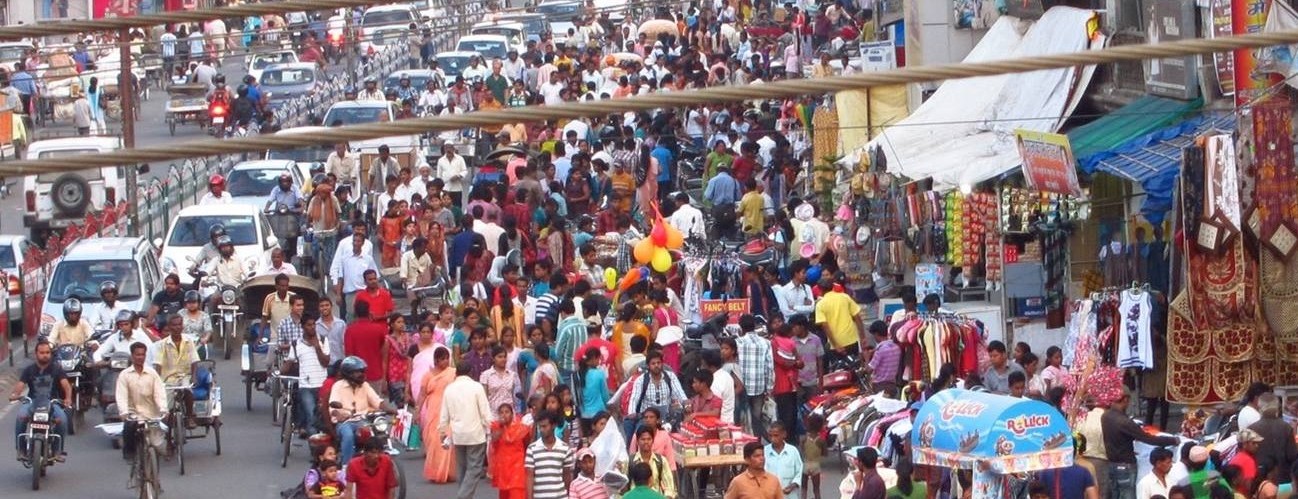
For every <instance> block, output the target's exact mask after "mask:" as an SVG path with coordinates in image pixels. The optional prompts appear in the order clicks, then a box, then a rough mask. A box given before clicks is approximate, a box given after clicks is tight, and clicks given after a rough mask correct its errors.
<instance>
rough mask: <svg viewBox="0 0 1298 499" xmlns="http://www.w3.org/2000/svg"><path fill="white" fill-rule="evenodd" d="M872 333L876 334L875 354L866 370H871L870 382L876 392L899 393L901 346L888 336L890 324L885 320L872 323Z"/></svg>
mask: <svg viewBox="0 0 1298 499" xmlns="http://www.w3.org/2000/svg"><path fill="white" fill-rule="evenodd" d="M870 334H872V335H874V341H875V346H874V354H873V355H871V356H870V363H869V365H868V366H867V367H866V370H867V371H869V372H870V382H871V383H872V384H873V385H874V391H875V392H881V391H882V392H887V393H891V394H896V393H897V375H898V374H900V370H901V348H900V347H898V346H897V344H896V343H894V342H893V341H892V339H890V338H888V326H885V325H884V324H883V321H874V322H873V323H871V324H870Z"/></svg>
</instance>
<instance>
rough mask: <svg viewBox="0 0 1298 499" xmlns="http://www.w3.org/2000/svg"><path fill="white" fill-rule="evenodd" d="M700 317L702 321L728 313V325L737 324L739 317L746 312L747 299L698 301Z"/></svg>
mask: <svg viewBox="0 0 1298 499" xmlns="http://www.w3.org/2000/svg"><path fill="white" fill-rule="evenodd" d="M699 310H700V312H701V313H700V315H701V316H702V317H703V320H705V321H706V320H708V319H711V318H713V317H716V316H717V314H721V313H729V314H730V317H728V318H727V319H726V322H727V323H729V324H739V316H741V315H744V314H747V313H749V312H748V299H747V298H736V299H734V300H699Z"/></svg>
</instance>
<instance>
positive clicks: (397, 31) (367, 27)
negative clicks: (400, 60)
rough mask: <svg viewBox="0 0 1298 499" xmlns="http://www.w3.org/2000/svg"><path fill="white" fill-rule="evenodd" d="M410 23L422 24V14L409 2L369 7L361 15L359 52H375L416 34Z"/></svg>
mask: <svg viewBox="0 0 1298 499" xmlns="http://www.w3.org/2000/svg"><path fill="white" fill-rule="evenodd" d="M411 24H415V25H416V26H419V25H420V24H422V16H421V15H420V14H419V11H417V10H415V8H414V7H413V6H412V5H410V4H392V5H379V6H376V7H370V8H369V9H368V10H366V11H365V14H363V15H361V46H360V49H361V54H362V55H364V54H370V53H377V52H380V51H382V50H383V47H386V46H388V45H390V44H392V43H395V42H399V41H401V39H402V38H403V37H406V36H418V33H417V32H416V31H412V30H411V29H410V25H411Z"/></svg>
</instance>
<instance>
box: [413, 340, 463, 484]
mask: <svg viewBox="0 0 1298 499" xmlns="http://www.w3.org/2000/svg"><path fill="white" fill-rule="evenodd" d="M433 351H434V352H435V353H434V354H433V369H432V370H430V371H428V372H427V373H425V374H424V380H423V382H422V383H420V388H422V390H421V396H420V400H419V424H421V425H422V426H423V429H424V442H427V445H425V446H424V447H425V451H424V452H425V456H424V478H425V479H427V480H428V481H430V482H433V483H450V482H452V481H455V451H454V450H453V449H447V448H443V447H442V436H443V435H442V434H443V433H444V432H443V431H442V428H440V427H438V420H439V418H440V416H441V412H442V396H443V395H445V394H446V387H447V386H448V385H450V384H451V381H454V380H455V367H454V366H452V365H451V351H450V350H448V349H447V348H446V347H444V346H437V347H433Z"/></svg>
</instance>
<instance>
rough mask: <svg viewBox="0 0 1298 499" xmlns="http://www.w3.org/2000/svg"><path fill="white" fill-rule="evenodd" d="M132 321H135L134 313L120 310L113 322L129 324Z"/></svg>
mask: <svg viewBox="0 0 1298 499" xmlns="http://www.w3.org/2000/svg"><path fill="white" fill-rule="evenodd" d="M134 320H135V312H132V311H130V310H122V311H120V312H117V318H116V320H114V321H113V322H115V323H118V324H120V323H123V322H131V321H134Z"/></svg>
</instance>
